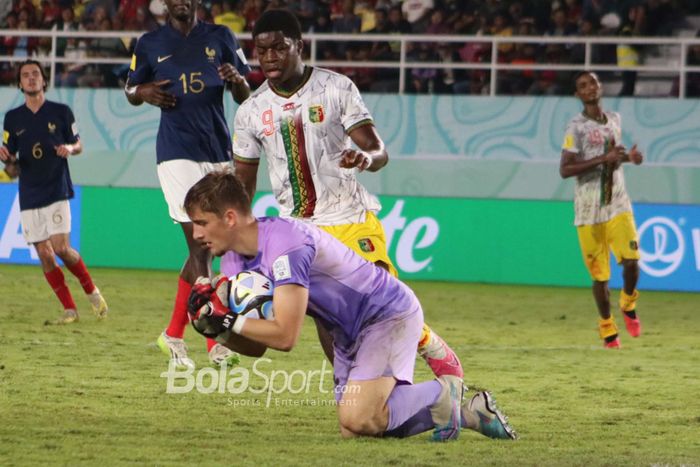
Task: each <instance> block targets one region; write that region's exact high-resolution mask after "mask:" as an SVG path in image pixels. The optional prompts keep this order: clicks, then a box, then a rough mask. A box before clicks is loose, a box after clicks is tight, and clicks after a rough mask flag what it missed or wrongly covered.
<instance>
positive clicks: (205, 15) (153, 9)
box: [112, 0, 211, 31]
mask: <svg viewBox="0 0 700 467" xmlns="http://www.w3.org/2000/svg"><path fill="white" fill-rule="evenodd" d="M148 12H149V13H150V14H151V16H152V17H153V19H154V20H155V22H156V23H158V25H159V26H164V25H165V22H166V21H167V20H168V10H167V9H166V8H165V3H163V0H151V3H149V4H148ZM197 19H198V20H200V21H204V22H211V18H210V17H209V10H207V9H206V7H204V5H202V4H201V3H200V4H199V5H198V6H197ZM112 26H114V24H112ZM116 30H117V29H116V28H115V31H116Z"/></svg>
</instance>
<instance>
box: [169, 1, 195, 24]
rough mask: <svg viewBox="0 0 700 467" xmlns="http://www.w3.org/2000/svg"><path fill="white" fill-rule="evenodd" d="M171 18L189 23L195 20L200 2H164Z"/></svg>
mask: <svg viewBox="0 0 700 467" xmlns="http://www.w3.org/2000/svg"><path fill="white" fill-rule="evenodd" d="M163 1H164V2H165V6H166V7H167V8H168V13H170V16H172V17H173V18H175V19H176V20H178V21H188V20H190V19H191V18H194V15H195V13H196V12H197V6H198V5H199V0H163Z"/></svg>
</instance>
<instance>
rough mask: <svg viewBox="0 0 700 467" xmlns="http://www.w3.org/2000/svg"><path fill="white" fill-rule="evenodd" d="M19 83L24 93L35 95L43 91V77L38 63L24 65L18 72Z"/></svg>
mask: <svg viewBox="0 0 700 467" xmlns="http://www.w3.org/2000/svg"><path fill="white" fill-rule="evenodd" d="M19 84H20V87H21V88H22V91H24V93H25V94H26V95H29V96H35V95H37V94H39V93H40V92H43V91H44V77H43V76H42V75H41V70H40V69H39V66H38V65H34V64H29V65H24V66H23V67H22V70H21V71H20V73H19Z"/></svg>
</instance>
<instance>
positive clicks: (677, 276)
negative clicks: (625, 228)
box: [610, 203, 700, 292]
mask: <svg viewBox="0 0 700 467" xmlns="http://www.w3.org/2000/svg"><path fill="white" fill-rule="evenodd" d="M634 218H635V221H636V224H637V232H638V233H639V250H640V253H641V256H642V257H641V260H640V262H639V266H640V275H639V289H642V290H644V289H646V290H681V291H688V292H690V291H693V292H700V206H694V205H680V204H642V203H638V204H635V205H634ZM611 274H612V276H611V278H610V285H611V286H612V287H615V288H620V287H622V273H621V270H620V267H619V266H617V265H614V266H613V269H612V272H611Z"/></svg>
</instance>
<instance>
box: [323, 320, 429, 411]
mask: <svg viewBox="0 0 700 467" xmlns="http://www.w3.org/2000/svg"><path fill="white" fill-rule="evenodd" d="M422 329H423V310H421V309H420V308H418V309H416V310H415V311H412V312H409V313H404V314H401V315H398V316H396V317H393V318H391V319H388V320H385V321H380V322H378V323H374V324H371V325H369V326H368V327H366V328H365V329H363V330H362V331H360V334H359V335H358V336H357V340H356V341H355V344H354V345H353V346H352V348H351V349H349V350H346V351H343V350H341V349H338V348H337V347H335V349H334V351H335V357H334V360H333V376H334V379H335V399H336V400H337V401H340V400H341V399H342V398H343V394H344V393H345V392H347V391H351V389H352V388H349V387H348V386H347V383H348V381H368V380H372V379H377V378H380V377H382V376H393V377H394V378H395V379H396V380H397V381H398V382H399V383H404V384H410V383H412V382H413V368H414V366H415V363H416V349H417V347H418V341H419V340H420V336H421V332H422Z"/></svg>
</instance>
